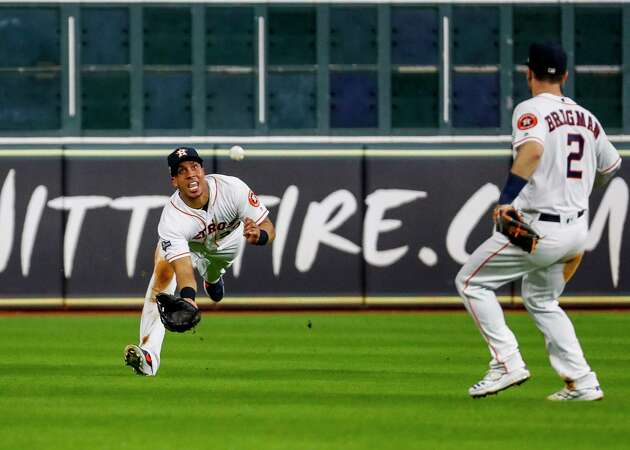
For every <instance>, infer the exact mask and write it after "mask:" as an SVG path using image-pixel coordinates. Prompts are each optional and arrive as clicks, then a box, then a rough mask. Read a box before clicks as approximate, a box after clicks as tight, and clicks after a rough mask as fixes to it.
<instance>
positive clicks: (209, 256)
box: [140, 174, 269, 375]
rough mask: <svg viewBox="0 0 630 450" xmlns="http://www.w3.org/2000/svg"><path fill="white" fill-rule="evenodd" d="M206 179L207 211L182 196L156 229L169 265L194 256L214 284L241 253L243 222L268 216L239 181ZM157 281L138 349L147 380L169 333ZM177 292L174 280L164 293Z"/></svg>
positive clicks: (175, 198)
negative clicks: (147, 363)
mask: <svg viewBox="0 0 630 450" xmlns="http://www.w3.org/2000/svg"><path fill="white" fill-rule="evenodd" d="M205 179H206V182H207V183H208V190H209V201H208V207H207V210H204V209H194V208H191V207H189V206H188V205H186V203H184V201H183V200H182V199H181V197H180V196H179V191H176V192H175V193H174V194H173V195H172V196H171V198H170V200H169V201H168V203H167V204H166V205H165V206H164V209H163V210H162V216H161V218H160V223H159V225H158V234H159V248H160V254H161V257H162V258H164V259H166V260H167V261H168V262H169V263H170V262H173V261H175V260H177V259H179V258H185V257H190V258H191V259H192V264H193V267H195V269H196V270H197V272H199V274H200V275H201V276H202V277H203V279H204V280H206V281H209V282H211V283H214V282H216V281H218V280H219V277H220V276H221V275H222V274H223V273H225V270H226V269H227V268H228V267H230V266H231V265H232V263H233V262H234V260H235V259H236V257H237V256H238V255H239V254H240V253H241V250H242V248H243V246H244V244H245V238H244V236H243V227H244V226H243V221H244V220H245V218H250V219H252V220H253V221H254V222H255V223H256V224H260V223H261V222H262V221H263V220H265V218H266V217H267V215H268V214H269V211H268V210H267V208H266V207H265V206H264V205H263V204H262V202H261V201H260V200H259V199H258V197H257V196H256V194H254V192H253V191H252V190H251V189H250V188H249V187H248V186H247V185H246V184H245V183H244V182H243V181H241V180H240V179H238V178H236V177H230V176H226V175H218V174H211V175H207V176H206V178H205ZM154 276H155V274H154ZM154 282H155V280H154V277H152V278H151V281H150V282H149V287H148V289H147V292H146V295H145V300H144V308H143V310H142V319H141V322H140V347H141V348H142V349H144V350H146V351H148V352H149V354H150V355H151V360H152V368H153V373H152V374H149V375H155V374H156V373H157V370H158V368H159V365H160V352H161V348H162V342H163V340H164V331H165V330H164V325H162V322H161V321H160V315H159V313H158V309H157V304H156V302H155V298H154V297H153V295H152V290H153V286H154ZM175 288H176V280H175V277H173V279H172V280H171V282H170V284H169V286H168V288H167V289H166V291H165V292H167V293H169V294H173V293H174V292H175Z"/></svg>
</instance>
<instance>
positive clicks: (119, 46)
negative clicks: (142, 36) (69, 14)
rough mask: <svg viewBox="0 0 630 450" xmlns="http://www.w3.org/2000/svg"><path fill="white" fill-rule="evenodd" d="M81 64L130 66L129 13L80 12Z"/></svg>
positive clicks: (114, 10) (115, 10)
mask: <svg viewBox="0 0 630 450" xmlns="http://www.w3.org/2000/svg"><path fill="white" fill-rule="evenodd" d="M81 63H82V64H90V65H99V64H106V65H115V64H129V10H128V9H127V8H82V9H81Z"/></svg>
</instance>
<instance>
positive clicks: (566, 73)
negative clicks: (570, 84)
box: [560, 71, 569, 84]
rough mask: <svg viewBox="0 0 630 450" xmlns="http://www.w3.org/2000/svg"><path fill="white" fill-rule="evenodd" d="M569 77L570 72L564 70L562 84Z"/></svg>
mask: <svg viewBox="0 0 630 450" xmlns="http://www.w3.org/2000/svg"><path fill="white" fill-rule="evenodd" d="M567 78H569V72H568V71H567V72H564V75H562V81H561V82H560V84H564V83H565V82H566V81H567Z"/></svg>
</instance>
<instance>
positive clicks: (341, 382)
mask: <svg viewBox="0 0 630 450" xmlns="http://www.w3.org/2000/svg"><path fill="white" fill-rule="evenodd" d="M571 317H572V319H573V321H574V323H575V325H576V328H577V330H578V334H579V336H580V337H581V340H582V344H583V347H584V349H585V352H586V354H587V357H588V359H589V361H590V363H591V365H592V366H593V367H594V369H595V370H596V371H597V373H598V374H599V376H600V380H601V381H602V386H603V388H604V391H605V393H606V398H605V399H604V401H602V402H592V403H589V402H585V403H563V404H558V403H552V402H549V401H546V400H545V399H544V398H545V396H546V395H548V394H550V393H552V392H553V391H555V390H557V389H559V388H561V387H562V383H561V382H560V380H559V379H557V378H556V376H555V374H554V373H553V371H552V370H551V368H550V367H549V364H548V362H547V356H546V353H545V350H544V344H543V339H542V337H541V335H540V334H539V333H538V331H537V330H536V329H535V327H534V325H533V323H532V321H531V320H530V319H529V317H528V316H527V315H526V314H523V313H516V314H509V315H508V321H509V323H510V325H511V327H512V328H513V330H514V331H515V333H516V334H517V336H518V337H519V338H520V343H521V350H522V353H523V355H524V357H525V359H526V361H527V362H528V365H529V368H530V370H531V372H532V379H531V380H530V381H528V382H527V383H525V384H524V385H522V386H520V387H517V388H514V389H510V390H508V391H505V392H503V393H501V394H499V395H498V396H496V397H489V398H486V399H481V400H472V399H470V398H469V397H468V395H467V388H468V386H469V385H470V384H472V383H474V382H476V381H477V380H478V379H479V378H480V377H481V376H482V375H483V373H484V371H485V369H486V364H487V360H488V354H487V350H486V347H485V345H484V344H483V341H482V339H481V337H480V336H479V334H478V332H477V330H476V328H474V325H473V323H472V321H471V320H470V318H469V317H468V316H467V315H465V314H464V313H462V312H453V313H426V314H423V313H344V314H324V313H298V314H260V315H256V314H251V315H248V314H225V315H220V314H214V315H212V314H208V313H207V314H205V316H204V318H203V320H202V322H201V324H200V326H199V327H198V331H197V332H196V333H195V334H184V335H174V334H169V335H168V336H167V340H166V342H165V344H164V351H163V354H162V368H161V371H160V373H159V375H158V376H157V377H155V378H144V377H139V376H136V375H134V374H133V373H132V371H131V369H130V368H128V367H124V366H123V361H122V352H123V348H124V346H125V345H126V344H127V343H135V342H136V335H137V324H138V317H133V316H112V315H103V316H90V315H88V316H85V315H83V316H82V315H77V316H72V315H71V316H36V315H35V316H34V315H22V316H9V317H0V357H1V358H0V448H2V449H11V450H20V449H34V450H38V449H54V450H71V449H81V450H86V449H147V450H159V449H168V450H171V449H172V450H176V449H177V450H179V449H181V450H192V449H221V450H224V449H252V450H264V449H291V450H296V449H334V450H352V449H412V448H413V449H420V448H422V449H473V448H474V449H477V448H478V449H501V450H504V449H572V450H573V449H593V448H598V449H611V448H628V446H629V445H630V442H629V441H628V439H629V436H630V435H629V430H630V351H629V349H630V332H629V330H630V314H627V313H610V312H602V313H595V312H574V313H571ZM309 321H310V323H311V324H312V327H310V328H309V327H308V326H307V324H308V323H309Z"/></svg>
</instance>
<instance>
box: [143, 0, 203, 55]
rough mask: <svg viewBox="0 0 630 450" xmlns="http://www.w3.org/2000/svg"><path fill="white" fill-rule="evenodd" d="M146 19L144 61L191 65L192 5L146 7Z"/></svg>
mask: <svg viewBox="0 0 630 450" xmlns="http://www.w3.org/2000/svg"><path fill="white" fill-rule="evenodd" d="M143 20H144V64H149V65H158V64H162V65H169V64H171V65H187V64H190V62H191V56H190V54H191V27H192V24H191V21H192V19H191V14H190V8H181V7H177V8H169V7H160V8H157V7H155V8H153V7H152V8H144V18H143Z"/></svg>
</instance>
